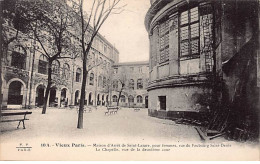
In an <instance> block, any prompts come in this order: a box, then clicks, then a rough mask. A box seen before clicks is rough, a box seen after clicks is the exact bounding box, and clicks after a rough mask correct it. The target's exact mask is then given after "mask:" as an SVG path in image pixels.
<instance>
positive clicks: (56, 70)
mask: <svg viewBox="0 0 260 164" xmlns="http://www.w3.org/2000/svg"><path fill="white" fill-rule="evenodd" d="M52 73H53V74H57V75H58V74H60V63H59V61H58V60H54V61H53V62H52Z"/></svg>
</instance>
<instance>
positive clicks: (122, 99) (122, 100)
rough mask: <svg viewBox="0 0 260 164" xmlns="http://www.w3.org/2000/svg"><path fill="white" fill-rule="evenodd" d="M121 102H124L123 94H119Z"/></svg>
mask: <svg viewBox="0 0 260 164" xmlns="http://www.w3.org/2000/svg"><path fill="white" fill-rule="evenodd" d="M120 100H121V102H123V103H124V102H125V96H124V95H121V98H120Z"/></svg>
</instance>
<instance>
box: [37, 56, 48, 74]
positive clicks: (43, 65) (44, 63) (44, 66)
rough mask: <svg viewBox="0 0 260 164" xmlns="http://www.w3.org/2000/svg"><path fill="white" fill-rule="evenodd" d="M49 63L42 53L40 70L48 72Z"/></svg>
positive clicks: (43, 72)
mask: <svg viewBox="0 0 260 164" xmlns="http://www.w3.org/2000/svg"><path fill="white" fill-rule="evenodd" d="M47 64H48V62H47V58H46V56H44V55H43V54H42V55H41V56H40V58H39V64H38V72H39V73H42V74H47Z"/></svg>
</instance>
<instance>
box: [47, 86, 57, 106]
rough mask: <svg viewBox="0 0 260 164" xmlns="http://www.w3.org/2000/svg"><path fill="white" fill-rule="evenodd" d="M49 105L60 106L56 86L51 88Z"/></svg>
mask: <svg viewBox="0 0 260 164" xmlns="http://www.w3.org/2000/svg"><path fill="white" fill-rule="evenodd" d="M49 106H51V107H57V106H58V98H57V97H56V88H55V87H53V88H51V89H50V98H49Z"/></svg>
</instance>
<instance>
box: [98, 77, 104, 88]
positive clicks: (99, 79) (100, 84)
mask: <svg viewBox="0 0 260 164" xmlns="http://www.w3.org/2000/svg"><path fill="white" fill-rule="evenodd" d="M102 82H103V81H102V76H99V77H98V86H99V87H102Z"/></svg>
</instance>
